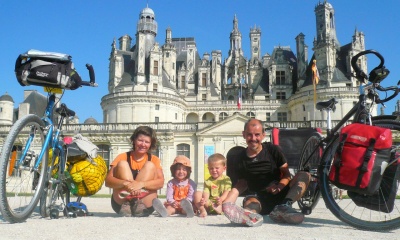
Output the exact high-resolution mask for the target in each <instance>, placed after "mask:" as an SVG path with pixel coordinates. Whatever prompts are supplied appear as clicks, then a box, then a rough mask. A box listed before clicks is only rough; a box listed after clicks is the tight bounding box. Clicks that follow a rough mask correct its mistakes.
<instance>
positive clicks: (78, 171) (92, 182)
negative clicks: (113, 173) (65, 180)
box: [67, 155, 107, 197]
mask: <svg viewBox="0 0 400 240" xmlns="http://www.w3.org/2000/svg"><path fill="white" fill-rule="evenodd" d="M92 162H94V163H92ZM67 164H68V168H67V169H68V172H69V173H70V175H71V178H72V180H73V182H74V183H75V189H70V190H71V193H72V194H74V195H76V196H82V197H84V196H90V195H93V194H95V193H97V192H98V191H99V190H100V189H101V187H102V186H103V183H104V180H105V178H106V175H107V166H106V163H105V161H104V159H103V158H102V157H101V156H100V155H97V157H96V158H94V159H93V161H91V160H90V159H85V160H80V161H76V162H74V161H68V163H67Z"/></svg>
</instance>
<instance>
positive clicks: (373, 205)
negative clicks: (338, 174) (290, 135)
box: [318, 120, 400, 231]
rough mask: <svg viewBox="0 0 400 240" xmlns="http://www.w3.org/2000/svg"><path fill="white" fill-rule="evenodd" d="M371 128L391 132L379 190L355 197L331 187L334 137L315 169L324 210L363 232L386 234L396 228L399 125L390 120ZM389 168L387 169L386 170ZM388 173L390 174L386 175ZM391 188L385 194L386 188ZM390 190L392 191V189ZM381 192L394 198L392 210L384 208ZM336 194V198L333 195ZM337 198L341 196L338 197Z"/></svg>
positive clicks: (399, 223) (399, 217) (398, 219)
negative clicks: (390, 148)
mask: <svg viewBox="0 0 400 240" xmlns="http://www.w3.org/2000/svg"><path fill="white" fill-rule="evenodd" d="M373 125H375V126H379V127H384V128H389V129H391V130H392V133H393V136H394V138H393V146H392V149H393V151H392V155H391V159H390V163H391V164H390V165H389V167H387V168H386V170H385V173H384V177H383V179H382V182H381V185H380V188H379V191H378V192H377V193H376V194H373V195H359V194H358V195H357V196H355V194H354V193H353V192H351V191H346V190H344V189H341V188H338V187H337V186H335V187H332V186H331V184H330V181H329V178H328V174H329V170H330V167H331V164H332V160H333V158H334V155H335V152H336V148H337V147H338V144H339V136H338V135H337V136H336V137H335V139H334V140H333V141H332V143H331V144H330V145H329V146H328V147H327V148H326V150H325V151H324V155H323V157H322V162H321V165H320V167H319V169H318V174H319V178H320V188H321V193H322V197H323V198H324V201H325V204H326V206H327V208H328V209H329V210H330V211H331V212H332V213H333V214H334V215H335V216H336V217H337V218H338V219H340V220H341V221H343V222H346V223H348V224H349V225H351V226H353V227H355V228H358V229H363V230H373V231H387V230H392V229H397V228H399V227H400V198H399V195H398V189H399V177H400V167H399V166H398V164H399V163H400V141H399V134H400V122H398V121H392V120H377V121H375V122H373ZM389 169H390V170H389ZM388 171H390V172H391V174H386V173H389V172H388ZM389 184H390V185H391V187H390V189H391V190H389V191H388V188H387V186H388V185H389ZM392 187H393V188H392ZM384 192H391V193H392V194H393V196H395V199H394V206H393V208H392V210H388V209H390V207H389V206H388V203H387V202H386V200H384V199H385V198H387V197H385V196H384V195H383V193H384ZM337 193H339V197H337V198H335V195H337ZM340 195H341V197H340ZM361 200H362V202H361Z"/></svg>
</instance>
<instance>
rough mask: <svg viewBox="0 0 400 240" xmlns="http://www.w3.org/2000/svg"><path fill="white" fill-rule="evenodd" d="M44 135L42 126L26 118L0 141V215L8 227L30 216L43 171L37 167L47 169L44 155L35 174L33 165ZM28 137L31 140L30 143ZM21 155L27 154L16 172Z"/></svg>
mask: <svg viewBox="0 0 400 240" xmlns="http://www.w3.org/2000/svg"><path fill="white" fill-rule="evenodd" d="M44 131H45V125H44V122H43V121H42V120H41V119H40V118H39V117H38V116H36V115H33V114H30V115H26V116H24V117H22V118H20V119H19V120H18V121H17V122H15V124H14V125H13V126H12V127H11V130H10V133H9V134H8V136H7V137H6V139H5V141H4V145H3V149H2V152H1V155H0V211H1V213H2V216H3V218H4V219H5V220H6V221H8V222H10V223H18V222H23V221H25V220H26V219H27V218H28V217H29V216H31V214H32V212H33V211H34V209H35V207H36V206H37V204H38V201H39V198H40V196H41V193H42V191H43V187H44V175H45V174H44V173H45V170H46V167H41V166H47V161H48V151H44V155H43V157H42V160H41V165H40V166H39V168H38V169H37V170H34V164H35V162H36V161H38V159H37V158H38V156H39V154H40V152H41V150H42V148H43V145H44V142H45V133H44ZM28 137H32V139H31V141H28ZM23 144H25V145H24V146H23ZM21 151H22V152H27V153H28V154H26V156H25V158H24V159H23V160H22V161H23V164H21V165H20V167H19V168H16V167H15V166H16V161H17V160H18V158H19V157H20V156H18V155H21Z"/></svg>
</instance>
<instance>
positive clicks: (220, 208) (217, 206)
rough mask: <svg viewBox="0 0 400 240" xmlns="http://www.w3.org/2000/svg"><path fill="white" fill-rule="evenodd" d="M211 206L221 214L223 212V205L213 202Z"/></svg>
mask: <svg viewBox="0 0 400 240" xmlns="http://www.w3.org/2000/svg"><path fill="white" fill-rule="evenodd" d="M211 207H212V208H213V209H214V211H215V212H216V213H217V214H221V213H222V205H216V204H213V205H212V206H211Z"/></svg>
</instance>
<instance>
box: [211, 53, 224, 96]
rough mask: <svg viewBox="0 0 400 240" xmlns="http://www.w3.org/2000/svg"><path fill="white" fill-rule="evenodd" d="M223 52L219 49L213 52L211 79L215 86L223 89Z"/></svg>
mask: <svg viewBox="0 0 400 240" xmlns="http://www.w3.org/2000/svg"><path fill="white" fill-rule="evenodd" d="M221 58H222V53H221V51H219V50H214V51H212V52H211V80H212V81H213V82H214V83H215V86H216V87H217V89H218V90H219V91H221V87H222V86H221V63H222V60H221Z"/></svg>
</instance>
